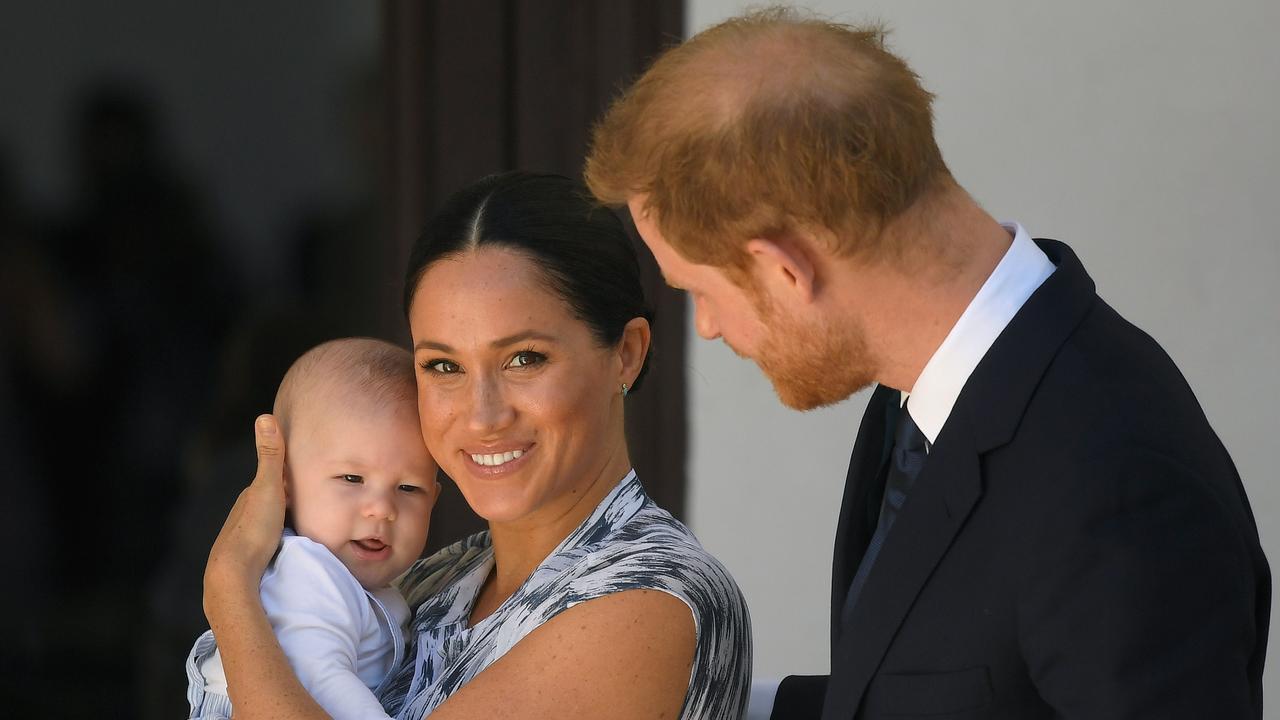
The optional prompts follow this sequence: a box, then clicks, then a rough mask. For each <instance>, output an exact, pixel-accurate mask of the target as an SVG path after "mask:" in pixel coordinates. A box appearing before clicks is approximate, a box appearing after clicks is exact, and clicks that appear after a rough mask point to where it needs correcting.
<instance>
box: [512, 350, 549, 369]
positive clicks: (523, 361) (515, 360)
mask: <svg viewBox="0 0 1280 720" xmlns="http://www.w3.org/2000/svg"><path fill="white" fill-rule="evenodd" d="M546 359H547V356H546V355H543V354H542V353H540V352H534V351H532V350H522V351H520V352H518V353H516V354H515V355H513V356H512V357H511V367H529V366H530V365H537V364H538V363H540V362H543V361H545V360H546Z"/></svg>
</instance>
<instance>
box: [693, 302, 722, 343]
mask: <svg viewBox="0 0 1280 720" xmlns="http://www.w3.org/2000/svg"><path fill="white" fill-rule="evenodd" d="M693 327H694V329H695V330H697V331H698V337H701V338H702V339H704V340H715V339H716V338H718V337H720V327H719V326H718V325H716V322H715V320H714V319H713V318H712V317H711V313H710V312H708V311H707V308H706V306H705V305H704V303H703V302H702V301H701V300H698V299H697V298H695V299H694V301H693Z"/></svg>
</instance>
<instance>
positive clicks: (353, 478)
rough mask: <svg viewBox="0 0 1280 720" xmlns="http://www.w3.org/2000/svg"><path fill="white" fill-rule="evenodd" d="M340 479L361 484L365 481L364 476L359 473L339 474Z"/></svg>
mask: <svg viewBox="0 0 1280 720" xmlns="http://www.w3.org/2000/svg"><path fill="white" fill-rule="evenodd" d="M338 479H340V480H343V481H344V482H349V483H351V484H353V485H359V484H360V483H362V482H364V478H363V477H361V476H359V475H339V476H338Z"/></svg>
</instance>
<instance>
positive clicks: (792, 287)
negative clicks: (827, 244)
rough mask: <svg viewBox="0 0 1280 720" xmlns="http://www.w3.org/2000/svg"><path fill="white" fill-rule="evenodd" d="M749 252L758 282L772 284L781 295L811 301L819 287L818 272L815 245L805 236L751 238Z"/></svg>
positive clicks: (771, 288) (773, 289)
mask: <svg viewBox="0 0 1280 720" xmlns="http://www.w3.org/2000/svg"><path fill="white" fill-rule="evenodd" d="M746 250H747V254H748V255H750V256H751V259H752V261H753V262H754V263H755V266H756V267H755V270H756V278H757V282H764V283H767V284H768V285H770V286H771V287H770V288H769V290H770V291H772V292H775V293H778V294H779V296H781V297H786V296H788V295H791V296H793V297H795V298H796V299H798V300H800V301H802V302H806V303H808V302H812V301H813V298H814V295H815V294H816V293H817V290H818V272H817V263H816V258H814V257H813V254H812V253H813V248H812V247H810V245H809V243H808V242H806V240H805V239H802V238H791V237H785V238H777V239H775V240H766V239H764V238H756V239H754V240H748V241H747V246H746Z"/></svg>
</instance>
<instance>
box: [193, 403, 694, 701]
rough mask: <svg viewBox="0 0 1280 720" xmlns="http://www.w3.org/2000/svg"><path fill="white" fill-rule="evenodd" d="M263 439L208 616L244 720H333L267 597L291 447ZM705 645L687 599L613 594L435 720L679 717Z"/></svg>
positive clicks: (273, 436)
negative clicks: (307, 684)
mask: <svg viewBox="0 0 1280 720" xmlns="http://www.w3.org/2000/svg"><path fill="white" fill-rule="evenodd" d="M255 430H256V435H257V447H258V473H257V475H256V476H255V477H254V479H253V483H252V484H251V485H250V486H249V487H248V488H247V489H245V491H244V492H242V493H241V494H240V498H239V499H238V500H236V504H235V506H234V507H233V508H232V509H231V514H230V515H229V516H228V517H227V521H226V523H225V524H224V525H223V527H222V531H221V532H220V533H219V534H218V539H217V540H216V541H215V542H214V545H213V550H212V551H211V552H210V553H209V563H208V565H207V566H206V568H205V592H204V604H205V614H206V615H207V616H208V618H209V624H210V627H212V628H213V632H214V635H215V636H217V638H218V646H219V651H220V652H221V654H222V659H223V665H224V668H225V670H226V674H227V686H228V692H229V693H230V695H231V701H232V704H233V705H234V706H235V709H236V717H237V719H238V720H254V718H281V719H283V720H310V719H313V718H314V719H319V718H328V717H329V716H328V715H326V714H325V712H324V711H323V710H322V709H321V708H320V706H319V705H317V704H316V702H315V701H314V700H313V699H312V698H311V696H310V695H308V694H307V692H306V690H305V689H304V688H303V687H302V685H301V683H299V682H298V679H297V677H296V676H295V675H294V673H293V669H292V668H291V667H290V665H289V662H288V660H287V659H286V657H285V655H284V652H283V651H282V650H281V649H280V644H279V643H278V642H277V641H276V638H275V635H274V634H273V633H272V630H271V625H270V623H268V621H267V616H266V613H265V612H264V611H263V608H262V602H261V600H260V598H259V595H258V583H259V581H260V579H261V577H262V573H263V572H264V571H265V570H266V567H267V564H268V563H269V562H270V560H271V555H272V554H273V553H274V552H275V548H276V546H277V544H278V542H279V538H280V532H281V529H282V528H283V525H284V479H283V467H284V444H283V441H282V440H281V438H280V435H279V432H278V430H277V429H276V424H275V420H274V418H271V417H270V416H263V417H261V418H259V419H258V423H257V424H256V426H255ZM696 641H697V633H696V631H695V628H694V622H693V614H692V613H691V612H690V610H689V607H688V606H687V605H685V604H684V602H682V601H681V600H679V599H677V598H675V597H673V596H671V595H668V594H666V593H663V592H660V591H655V590H628V591H625V592H620V593H615V594H613V595H607V596H605V597H602V598H598V599H595V600H590V601H588V602H584V603H582V604H580V605H577V606H575V607H573V608H570V609H568V610H565V611H564V612H562V613H560V614H559V615H557V616H556V617H554V618H552V619H551V620H548V621H547V622H546V623H544V624H543V625H542V626H540V627H539V628H538V629H536V630H534V631H533V632H531V633H529V634H528V635H527V636H525V638H524V639H522V640H521V641H520V642H519V643H517V644H516V646H515V647H513V648H512V649H511V650H510V651H509V652H507V653H506V655H504V656H503V657H502V658H501V659H500V660H498V661H497V662H495V663H494V664H493V665H491V666H489V667H488V668H487V669H486V670H484V671H483V672H482V673H480V674H479V675H477V676H476V677H475V678H474V679H473V680H472V681H471V682H469V683H467V684H466V685H465V686H463V687H462V689H460V690H459V691H458V692H457V693H455V694H454V695H453V696H452V697H451V698H449V700H447V701H446V702H445V703H444V704H442V705H441V706H440V707H439V708H437V709H436V710H435V712H433V713H432V714H431V718H432V720H468V719H470V718H483V719H484V720H489V719H490V718H494V717H511V718H522V719H524V718H527V719H530V720H536V719H539V718H583V719H586V718H599V717H609V718H619V719H622V720H626V719H628V718H637V719H638V718H658V717H667V718H675V717H677V716H678V714H679V712H680V707H681V705H682V704H683V702H684V697H685V694H686V693H687V691H688V686H689V674H690V670H691V668H692V666H693V657H694V649H695V645H696Z"/></svg>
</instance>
